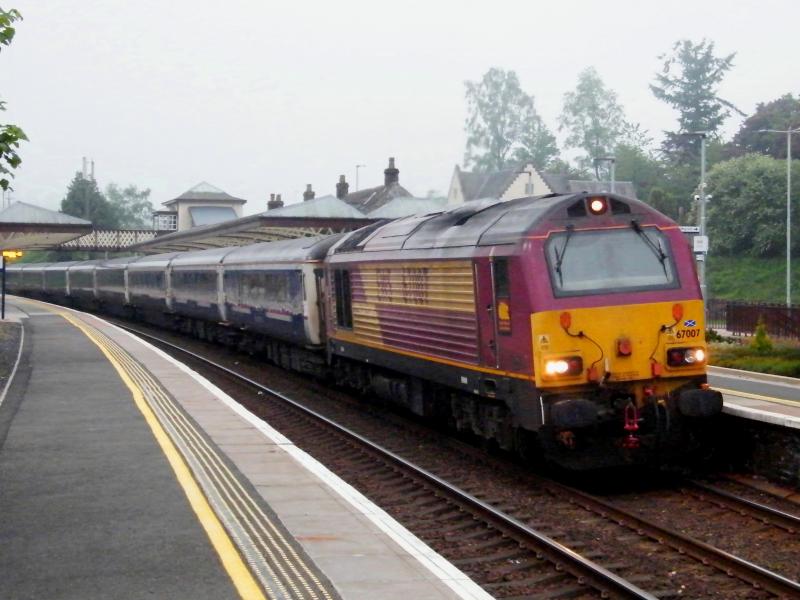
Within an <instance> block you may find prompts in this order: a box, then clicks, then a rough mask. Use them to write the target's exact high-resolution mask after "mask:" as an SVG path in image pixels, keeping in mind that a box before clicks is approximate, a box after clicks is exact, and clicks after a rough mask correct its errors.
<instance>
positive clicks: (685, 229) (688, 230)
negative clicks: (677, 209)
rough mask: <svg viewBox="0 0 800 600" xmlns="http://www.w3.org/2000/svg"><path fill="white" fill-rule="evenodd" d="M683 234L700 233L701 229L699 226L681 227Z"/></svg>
mask: <svg viewBox="0 0 800 600" xmlns="http://www.w3.org/2000/svg"><path fill="white" fill-rule="evenodd" d="M681 231H682V232H683V233H700V227H698V226H697V225H681Z"/></svg>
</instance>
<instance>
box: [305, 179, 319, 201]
mask: <svg viewBox="0 0 800 600" xmlns="http://www.w3.org/2000/svg"><path fill="white" fill-rule="evenodd" d="M314 196H316V192H315V191H314V190H312V189H311V184H310V183H307V184H306V191H305V192H303V202H307V201H309V200H313V199H314Z"/></svg>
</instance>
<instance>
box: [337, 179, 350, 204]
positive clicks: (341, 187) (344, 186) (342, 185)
mask: <svg viewBox="0 0 800 600" xmlns="http://www.w3.org/2000/svg"><path fill="white" fill-rule="evenodd" d="M349 189H350V184H349V183H347V182H346V181H345V180H344V175H339V183H337V184H336V197H337V198H338V199H339V200H343V199H344V197H345V196H347V192H348V190H349Z"/></svg>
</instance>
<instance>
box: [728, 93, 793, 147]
mask: <svg viewBox="0 0 800 600" xmlns="http://www.w3.org/2000/svg"><path fill="white" fill-rule="evenodd" d="M797 127H800V98H795V97H794V96H792V94H786V95H784V96H781V97H780V98H778V99H777V100H773V101H772V102H767V103H766V104H765V103H763V102H761V103H760V104H759V105H758V106H756V111H755V112H754V113H753V114H752V115H750V116H749V117H747V119H745V121H744V123H742V126H741V127H740V128H739V131H738V132H737V133H736V135H735V136H734V137H733V141H732V142H731V144H730V145H729V146H728V151H729V153H730V154H731V155H732V156H742V155H743V154H747V153H749V152H758V153H760V154H769V155H770V156H772V157H773V158H786V138H785V137H782V136H780V135H776V134H775V133H761V132H759V130H760V129H778V130H785V129H787V128H788V129H795V128H797ZM792 156H795V157H800V135H798V136H792Z"/></svg>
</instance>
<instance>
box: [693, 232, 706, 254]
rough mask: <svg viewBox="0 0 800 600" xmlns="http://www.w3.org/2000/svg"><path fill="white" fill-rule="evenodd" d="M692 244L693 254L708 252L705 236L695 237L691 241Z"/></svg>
mask: <svg viewBox="0 0 800 600" xmlns="http://www.w3.org/2000/svg"><path fill="white" fill-rule="evenodd" d="M692 243H693V244H694V251H695V252H708V236H707V235H696V236H694V238H693V239H692Z"/></svg>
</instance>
